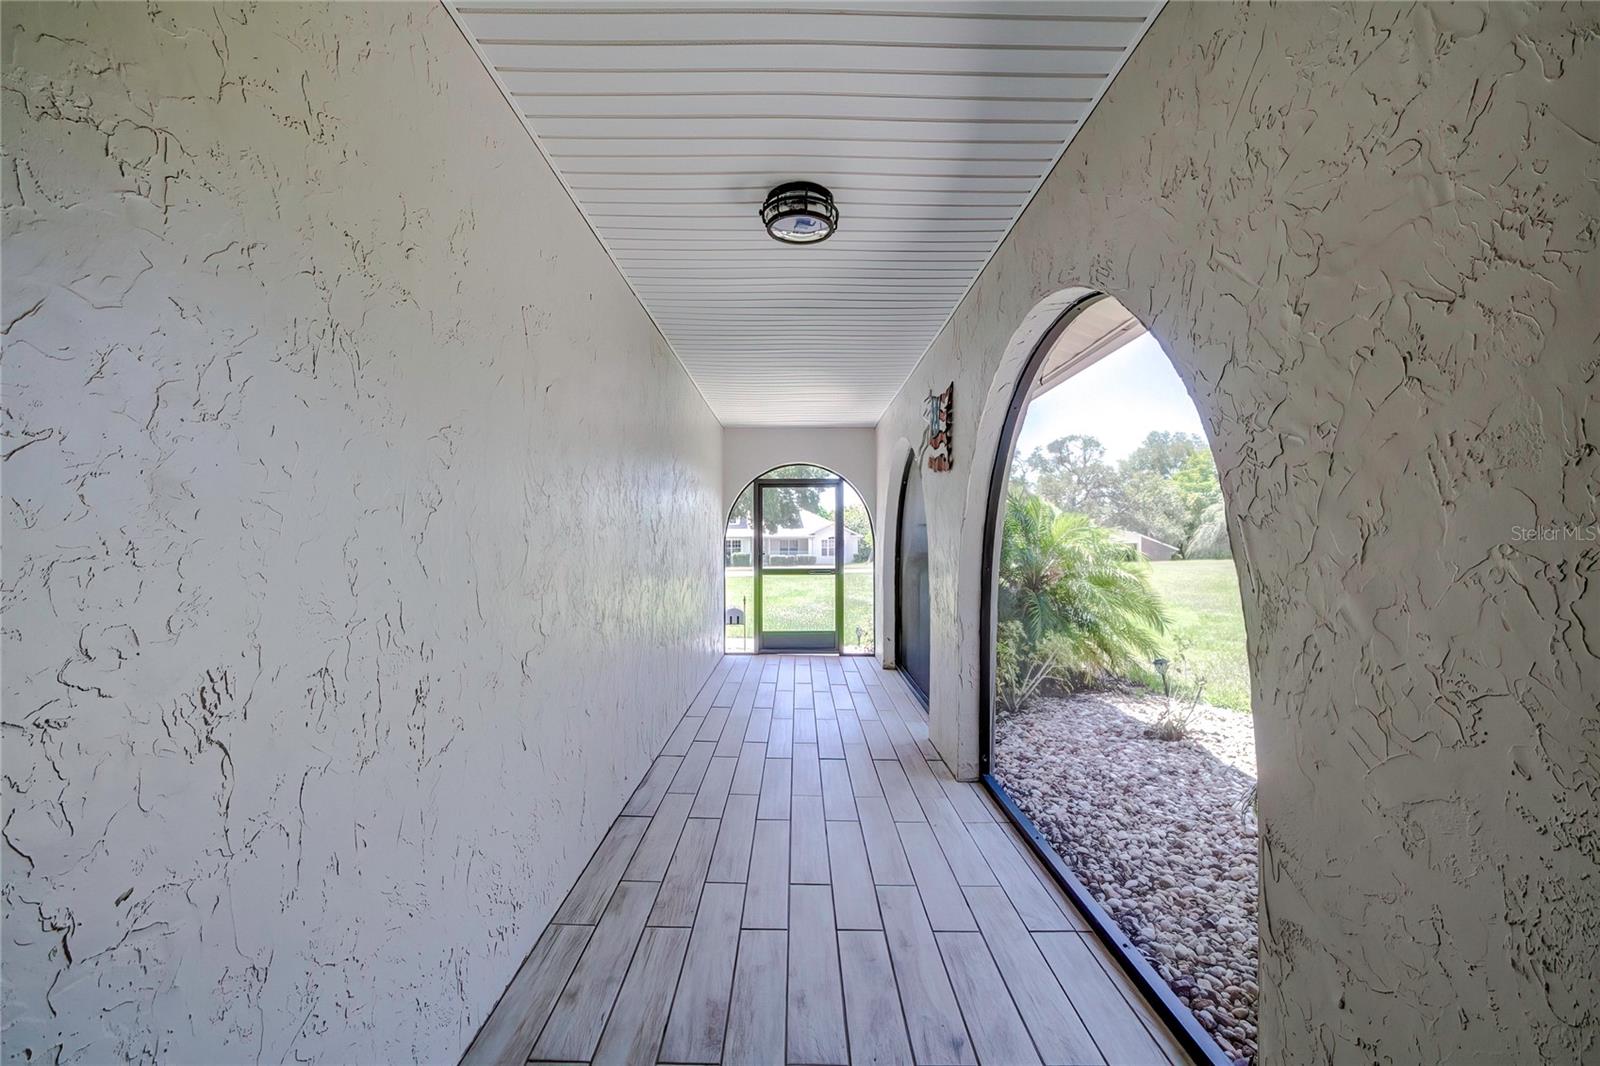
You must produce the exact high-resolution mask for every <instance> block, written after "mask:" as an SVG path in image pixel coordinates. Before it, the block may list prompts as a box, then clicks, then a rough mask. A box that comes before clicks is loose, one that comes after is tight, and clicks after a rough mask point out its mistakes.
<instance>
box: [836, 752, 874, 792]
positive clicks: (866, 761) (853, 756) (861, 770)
mask: <svg viewBox="0 0 1600 1066" xmlns="http://www.w3.org/2000/svg"><path fill="white" fill-rule="evenodd" d="M844 761H845V762H846V763H847V764H848V765H849V767H850V791H851V792H853V793H855V795H856V796H858V797H859V796H881V795H883V785H882V784H881V783H880V782H879V781H878V769H877V767H875V766H873V765H872V753H871V752H869V751H868V750H867V748H866V746H865V745H864V744H846V745H845V746H844Z"/></svg>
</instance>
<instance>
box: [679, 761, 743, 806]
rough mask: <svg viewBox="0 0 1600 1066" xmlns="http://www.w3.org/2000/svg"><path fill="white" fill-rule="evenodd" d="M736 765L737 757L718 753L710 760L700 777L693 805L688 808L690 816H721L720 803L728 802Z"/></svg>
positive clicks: (737, 763) (737, 762)
mask: <svg viewBox="0 0 1600 1066" xmlns="http://www.w3.org/2000/svg"><path fill="white" fill-rule="evenodd" d="M738 765H739V760H738V759H735V758H731V757H728V756H722V755H719V756H717V757H715V758H713V759H712V760H711V766H710V768H708V769H707V770H706V776H705V777H703V778H701V779H700V791H698V792H696V793H695V796H694V806H693V807H690V808H689V817H690V818H721V817H722V805H723V804H724V803H726V802H728V789H729V788H730V787H731V786H732V785H733V771H734V770H735V769H736V768H737V767H738Z"/></svg>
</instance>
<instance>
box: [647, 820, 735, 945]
mask: <svg viewBox="0 0 1600 1066" xmlns="http://www.w3.org/2000/svg"><path fill="white" fill-rule="evenodd" d="M719 824H720V823H719V822H718V821H717V819H715V818H690V819H689V821H688V823H687V824H686V825H685V826H684V828H683V834H682V835H681V836H680V837H679V838H678V849H677V851H675V852H674V853H673V855H672V863H671V865H669V866H668V867H667V875H666V877H665V878H663V879H662V881H661V891H660V892H659V893H658V894H657V895H656V905H655V907H653V908H652V909H651V911H650V920H649V921H648V922H647V923H646V924H647V925H672V926H681V927H683V928H688V927H689V926H691V925H693V924H694V912H695V910H696V908H698V907H699V906H700V889H701V888H703V887H704V886H705V883H706V870H707V868H708V867H709V866H710V865H711V849H712V848H713V847H715V846H716V843H717V829H718V827H719Z"/></svg>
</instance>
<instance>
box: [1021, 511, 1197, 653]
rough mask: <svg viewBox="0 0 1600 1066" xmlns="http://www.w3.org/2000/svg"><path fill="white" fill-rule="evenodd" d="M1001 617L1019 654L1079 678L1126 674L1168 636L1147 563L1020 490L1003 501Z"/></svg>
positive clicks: (1086, 523) (1083, 521)
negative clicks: (1017, 629)
mask: <svg viewBox="0 0 1600 1066" xmlns="http://www.w3.org/2000/svg"><path fill="white" fill-rule="evenodd" d="M1000 591H1001V611H1002V617H1004V618H1012V619H1016V620H1017V621H1020V622H1021V623H1022V632H1023V636H1024V642H1025V654H1026V657H1027V658H1028V659H1038V658H1040V657H1042V656H1044V655H1046V654H1048V655H1050V656H1052V657H1054V658H1055V659H1057V661H1058V662H1059V663H1060V665H1061V667H1062V668H1063V669H1064V670H1066V671H1068V672H1070V673H1072V674H1075V675H1078V676H1080V677H1098V676H1103V675H1106V674H1118V673H1126V672H1128V670H1129V669H1131V668H1132V667H1133V666H1134V665H1135V664H1138V663H1142V662H1144V661H1147V660H1148V659H1150V658H1151V657H1152V656H1154V655H1155V654H1157V652H1158V651H1159V643H1158V640H1157V637H1158V636H1159V635H1160V634H1161V633H1162V632H1164V631H1165V630H1166V626H1167V616H1166V611H1165V609H1164V608H1163V607H1162V604H1161V599H1160V597H1159V596H1158V595H1157V594H1156V591H1155V589H1153V588H1152V587H1151V585H1150V579H1149V571H1148V564H1146V563H1145V562H1144V560H1143V559H1141V558H1139V557H1138V556H1137V554H1133V553H1130V552H1129V551H1128V550H1127V548H1126V547H1125V546H1123V545H1121V544H1118V543H1117V542H1115V541H1114V540H1112V539H1111V536H1110V534H1109V533H1108V532H1107V531H1106V530H1105V529H1103V528H1101V527H1100V526H1098V525H1096V524H1095V523H1094V522H1093V521H1092V520H1091V519H1089V518H1088V517H1087V516H1086V515H1081V514H1073V513H1070V512H1060V511H1057V510H1056V509H1055V508H1054V507H1052V506H1051V505H1050V504H1049V503H1047V502H1046V501H1045V500H1043V499H1041V498H1040V497H1038V496H1037V495H1035V494H1033V493H1032V492H1029V491H1027V490H1025V489H1019V488H1016V487H1013V488H1012V490H1011V491H1010V493H1008V495H1007V497H1006V517H1005V526H1004V530H1003V534H1002V540H1001V550H1000Z"/></svg>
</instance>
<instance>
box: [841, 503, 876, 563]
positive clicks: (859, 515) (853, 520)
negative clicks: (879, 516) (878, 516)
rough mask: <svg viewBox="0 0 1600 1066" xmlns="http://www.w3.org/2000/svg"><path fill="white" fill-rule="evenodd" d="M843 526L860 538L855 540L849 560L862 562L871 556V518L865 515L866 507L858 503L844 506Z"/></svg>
mask: <svg viewBox="0 0 1600 1066" xmlns="http://www.w3.org/2000/svg"><path fill="white" fill-rule="evenodd" d="M844 528H846V529H848V530H849V531H850V532H852V533H854V534H856V536H858V537H860V538H861V539H860V540H858V541H857V542H856V554H855V557H854V558H852V559H851V560H850V561H851V562H852V563H864V562H866V561H867V560H868V559H870V558H872V520H871V519H870V518H868V517H867V509H866V508H865V507H863V506H861V505H860V504H851V505H850V506H848V507H846V508H845V509H844Z"/></svg>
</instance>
